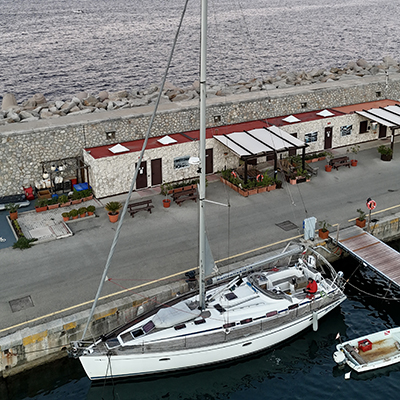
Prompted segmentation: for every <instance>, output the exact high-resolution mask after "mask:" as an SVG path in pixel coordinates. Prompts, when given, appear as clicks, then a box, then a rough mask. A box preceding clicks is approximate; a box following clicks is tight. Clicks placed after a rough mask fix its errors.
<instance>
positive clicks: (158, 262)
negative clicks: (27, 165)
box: [0, 141, 400, 336]
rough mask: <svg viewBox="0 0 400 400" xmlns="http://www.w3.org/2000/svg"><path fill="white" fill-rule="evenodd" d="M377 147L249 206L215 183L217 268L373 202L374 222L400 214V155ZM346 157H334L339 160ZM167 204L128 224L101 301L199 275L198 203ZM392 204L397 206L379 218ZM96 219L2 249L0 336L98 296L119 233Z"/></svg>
mask: <svg viewBox="0 0 400 400" xmlns="http://www.w3.org/2000/svg"><path fill="white" fill-rule="evenodd" d="M381 143H382V142H379V143H375V144H369V145H368V144H367V145H363V146H362V148H363V149H362V151H361V152H360V153H358V154H357V159H358V161H359V162H358V166H357V167H351V168H347V167H341V168H339V170H338V171H332V172H330V173H327V172H325V171H324V165H325V161H321V162H319V163H318V164H317V165H318V166H319V173H318V176H317V177H315V178H313V179H312V181H311V182H310V183H303V184H300V185H296V186H291V185H288V184H285V185H284V188H283V189H282V190H275V191H273V192H270V193H263V194H258V195H255V196H251V197H249V198H244V197H241V196H239V195H238V194H237V193H236V192H233V191H232V190H229V189H228V188H227V187H226V186H224V185H223V184H221V183H220V182H213V183H209V185H208V188H207V197H208V198H209V199H210V200H214V201H218V202H223V203H226V202H229V203H230V204H231V207H230V208H227V207H221V206H217V205H213V204H207V207H206V215H207V217H206V218H207V221H206V223H207V228H208V232H209V241H210V244H211V247H212V251H213V254H214V258H215V260H221V259H224V258H226V257H229V256H234V255H236V254H239V253H243V252H247V251H249V250H252V249H257V248H260V247H265V246H268V245H269V244H272V243H276V242H279V241H284V240H288V239H289V238H291V237H295V236H297V235H301V234H302V229H301V228H302V222H303V220H304V219H305V218H307V217H310V216H315V217H316V218H317V219H318V220H324V219H325V220H327V221H328V222H329V223H330V224H331V225H335V224H340V226H341V227H346V226H349V225H352V224H354V221H350V222H349V220H351V219H354V218H355V217H357V212H356V210H357V209H358V208H363V209H364V210H366V206H365V202H366V199H367V198H368V197H371V198H373V199H374V200H376V202H377V204H378V206H377V209H376V212H377V214H375V215H374V217H375V218H379V217H381V216H384V215H385V216H386V215H388V214H394V213H396V212H399V211H400V201H399V200H400V199H399V189H400V181H399V178H398V176H397V175H398V174H399V172H400V155H398V156H396V148H395V158H394V159H393V160H392V161H391V162H383V161H381V160H380V157H379V154H378V152H377V150H376V147H377V146H378V144H381ZM385 143H388V141H385ZM397 146H398V145H397ZM343 152H345V150H335V153H336V154H343ZM314 165H315V164H314ZM161 200H162V197H161V196H160V195H157V196H154V197H153V203H154V204H155V208H154V210H153V213H152V214H149V213H147V212H140V213H138V214H136V216H135V218H131V217H129V216H127V217H126V219H125V223H124V225H123V229H122V232H121V235H120V239H119V242H118V245H117V248H116V253H115V255H114V258H113V261H112V265H111V268H110V271H109V278H111V279H112V283H110V282H108V283H106V284H105V286H104V289H103V294H109V295H112V294H114V293H117V292H119V291H121V290H122V289H124V288H131V287H135V286H137V285H142V284H146V283H148V282H151V281H153V280H157V279H160V278H163V277H165V276H169V275H172V274H176V273H178V272H181V271H185V270H188V269H193V268H195V267H196V265H197V237H198V234H197V204H196V203H194V202H185V203H184V204H183V205H182V206H181V207H178V206H177V205H175V204H172V205H171V207H170V208H168V209H166V208H163V207H162V201H161ZM393 206H398V207H395V208H392V209H391V210H388V211H385V212H384V213H379V211H380V210H384V209H387V208H389V207H393ZM21 211H22V210H21ZM3 213H4V212H3ZM98 214H99V216H98V217H97V218H92V219H88V220H87V221H85V220H83V221H81V222H79V223H76V224H71V229H72V231H73V233H74V236H72V237H69V238H66V239H61V240H55V241H52V242H48V243H45V244H39V245H36V246H34V247H33V248H31V249H28V250H23V251H20V250H14V249H12V248H10V247H8V248H3V249H1V250H0V268H1V281H0V316H1V318H0V336H3V335H5V334H6V333H7V332H10V330H8V329H7V328H9V327H13V326H16V325H17V324H22V323H25V322H26V321H31V320H33V319H35V318H38V319H39V321H43V320H48V319H49V318H51V317H48V318H44V319H43V316H46V315H49V314H51V313H55V312H58V311H59V310H64V309H67V308H70V307H71V310H70V311H69V312H70V313H72V312H75V311H77V310H78V309H79V308H76V307H75V306H76V305H78V304H82V303H85V302H90V301H91V300H92V299H93V298H94V295H95V293H96V291H97V287H98V284H99V280H100V277H101V274H102V271H103V268H104V265H105V262H106V259H107V255H108V252H109V249H110V246H111V243H112V239H113V236H114V233H115V229H116V224H111V223H110V222H109V221H108V217H107V215H106V212H105V211H104V210H102V209H100V210H98ZM287 220H288V221H291V222H292V223H294V224H295V225H297V227H298V228H299V229H293V230H290V231H284V230H283V229H281V228H280V227H278V226H277V225H276V224H278V223H281V222H283V221H287ZM4 221H5V217H4V214H0V227H1V226H2V225H3V226H2V231H3V232H4ZM0 236H1V233H0ZM280 246H281V247H283V246H284V244H282V245H280ZM252 254H253V253H252ZM26 296H30V299H31V300H32V304H33V306H32V307H28V308H25V309H23V310H21V311H17V312H12V309H11V307H10V301H13V300H16V299H21V298H24V297H26ZM85 307H88V306H87V305H86V306H85ZM24 326H25V325H20V326H19V327H20V328H21V329H22V328H23V327H24ZM16 329H17V328H13V329H11V331H15V330H16Z"/></svg>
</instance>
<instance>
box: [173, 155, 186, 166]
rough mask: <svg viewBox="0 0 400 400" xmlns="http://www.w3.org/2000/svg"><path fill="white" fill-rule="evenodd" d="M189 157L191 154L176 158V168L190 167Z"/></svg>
mask: <svg viewBox="0 0 400 400" xmlns="http://www.w3.org/2000/svg"><path fill="white" fill-rule="evenodd" d="M189 158H190V156H184V157H176V158H174V169H182V168H189V166H190V164H189Z"/></svg>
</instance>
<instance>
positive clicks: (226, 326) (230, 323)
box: [222, 322, 236, 329]
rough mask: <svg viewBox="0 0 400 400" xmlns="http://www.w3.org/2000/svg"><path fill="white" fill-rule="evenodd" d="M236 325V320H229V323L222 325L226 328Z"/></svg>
mask: <svg viewBox="0 0 400 400" xmlns="http://www.w3.org/2000/svg"><path fill="white" fill-rule="evenodd" d="M234 326H236V323H235V322H229V323H227V324H224V325H222V327H223V328H224V329H228V328H232V327H234Z"/></svg>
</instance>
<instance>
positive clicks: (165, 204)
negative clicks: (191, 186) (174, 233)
mask: <svg viewBox="0 0 400 400" xmlns="http://www.w3.org/2000/svg"><path fill="white" fill-rule="evenodd" d="M162 202H163V207H164V208H169V206H170V205H171V200H170V199H163V201H162Z"/></svg>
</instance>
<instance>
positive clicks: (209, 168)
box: [206, 149, 214, 174]
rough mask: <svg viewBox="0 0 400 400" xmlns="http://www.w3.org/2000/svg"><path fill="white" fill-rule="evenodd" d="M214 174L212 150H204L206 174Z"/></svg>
mask: <svg viewBox="0 0 400 400" xmlns="http://www.w3.org/2000/svg"><path fill="white" fill-rule="evenodd" d="M213 172H214V152H213V149H207V150H206V174H212V173H213Z"/></svg>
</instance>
